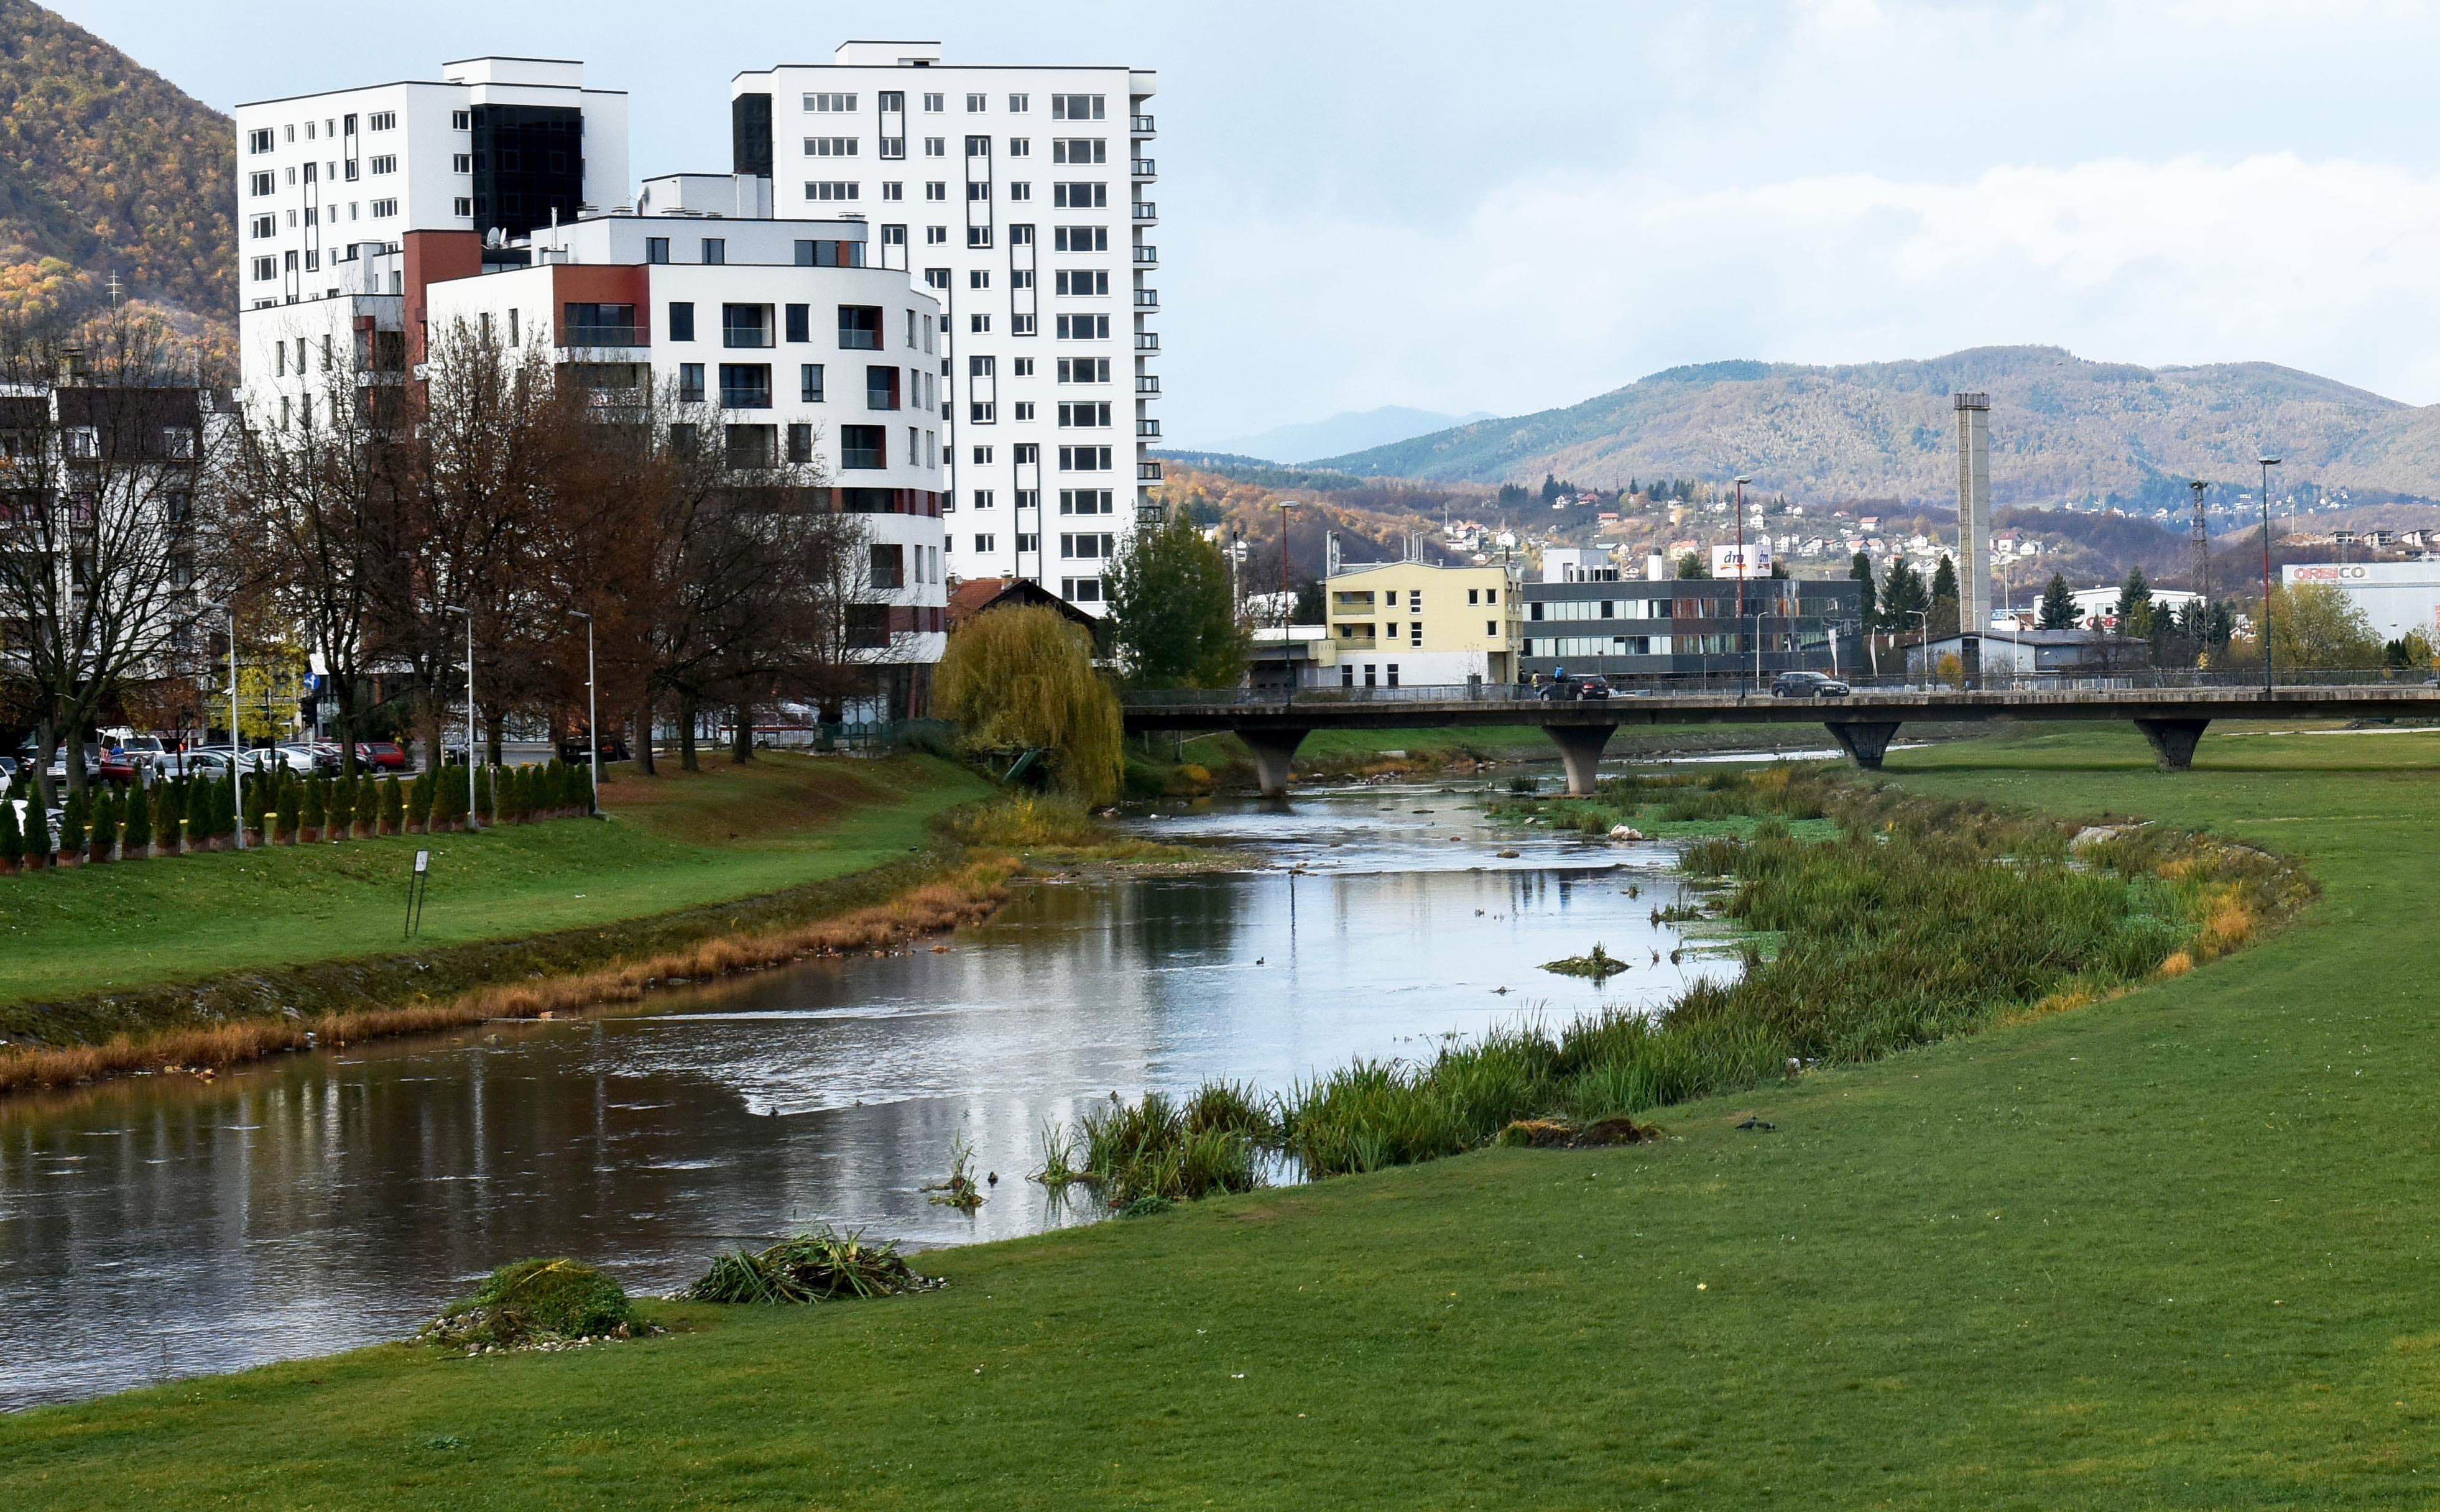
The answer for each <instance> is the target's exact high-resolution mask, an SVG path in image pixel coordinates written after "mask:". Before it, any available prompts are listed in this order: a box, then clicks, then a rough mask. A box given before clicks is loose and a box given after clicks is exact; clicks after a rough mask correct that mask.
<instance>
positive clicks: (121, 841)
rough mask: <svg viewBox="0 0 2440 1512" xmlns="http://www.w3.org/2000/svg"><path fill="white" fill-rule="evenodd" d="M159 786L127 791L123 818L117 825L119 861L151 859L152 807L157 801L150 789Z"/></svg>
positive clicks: (154, 785) (155, 784) (156, 784)
mask: <svg viewBox="0 0 2440 1512" xmlns="http://www.w3.org/2000/svg"><path fill="white" fill-rule="evenodd" d="M159 786H160V784H158V783H154V784H152V787H149V788H131V789H129V790H128V792H127V803H126V805H125V808H124V817H123V819H122V821H121V823H120V825H119V837H118V859H119V860H121V861H144V860H148V859H150V858H151V856H152V806H153V804H154V803H155V802H157V801H158V800H157V799H155V798H154V796H153V792H152V789H153V788H157V787H159Z"/></svg>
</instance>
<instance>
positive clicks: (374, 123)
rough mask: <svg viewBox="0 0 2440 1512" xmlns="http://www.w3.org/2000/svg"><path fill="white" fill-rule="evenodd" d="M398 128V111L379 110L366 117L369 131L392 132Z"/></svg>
mask: <svg viewBox="0 0 2440 1512" xmlns="http://www.w3.org/2000/svg"><path fill="white" fill-rule="evenodd" d="M397 129H398V112H396V111H394V110H377V111H375V112H373V113H372V114H371V115H369V116H366V117H365V130H367V131H368V132H392V131H396V130H397Z"/></svg>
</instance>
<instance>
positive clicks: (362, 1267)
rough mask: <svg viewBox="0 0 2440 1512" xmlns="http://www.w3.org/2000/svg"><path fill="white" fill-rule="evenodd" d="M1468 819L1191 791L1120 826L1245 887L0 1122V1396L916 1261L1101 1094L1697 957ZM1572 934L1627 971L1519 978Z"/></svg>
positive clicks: (1632, 909)
mask: <svg viewBox="0 0 2440 1512" xmlns="http://www.w3.org/2000/svg"><path fill="white" fill-rule="evenodd" d="M1484 796H1485V794H1484V793H1482V792H1480V791H1467V792H1457V791H1452V790H1449V789H1444V788H1438V787H1426V788H1408V789H1380V788H1368V789H1361V790H1355V791H1351V792H1337V793H1326V794H1313V793H1300V794H1299V795H1298V796H1297V798H1296V799H1295V801H1294V804H1293V806H1292V807H1291V806H1288V805H1271V806H1265V805H1262V804H1259V803H1255V802H1251V801H1247V802H1229V801H1222V802H1219V803H1215V804H1212V805H1210V806H1207V807H1200V808H1197V809H1193V810H1191V811H1187V812H1182V813H1177V814H1172V815H1167V816H1161V817H1150V818H1145V819H1142V820H1139V821H1136V822H1135V823H1136V824H1137V826H1138V827H1139V828H1141V829H1142V830H1144V831H1145V832H1147V833H1150V834H1153V835H1157V836H1163V837H1182V836H1190V835H1191V836H1195V837H1199V838H1207V839H1214V840H1218V841H1221V842H1224V843H1226V844H1227V845H1230V846H1231V847H1233V848H1236V849H1239V850H1242V851H1245V852H1247V853H1249V854H1250V855H1252V856H1253V857H1254V858H1256V859H1257V860H1258V861H1259V862H1260V863H1262V864H1261V865H1260V866H1259V867H1256V868H1253V869H1247V870H1243V871H1231V872H1221V873H1210V874H1198V875H1193V876H1152V877H1143V876H1138V877H1124V878H1109V877H1092V878H1050V879H1044V880H1039V881H1026V882H1022V883H1020V884H1018V886H1017V888H1016V890H1015V892H1014V897H1013V898H1011V900H1010V902H1009V904H1008V906H1007V907H1006V908H1005V909H1003V910H1001V911H1000V913H998V914H997V915H996V916H994V917H993V918H992V919H990V920H988V921H987V922H985V923H983V924H980V925H978V926H975V927H973V928H969V929H964V930H960V931H959V932H957V933H956V934H953V935H951V936H948V937H947V938H946V939H945V940H944V941H942V942H941V943H943V944H945V946H946V949H945V950H942V951H937V952H936V951H934V950H932V949H930V948H929V945H928V943H927V944H926V945H923V946H918V947H916V948H915V949H914V950H913V951H911V952H906V953H900V954H894V955H889V956H887V957H880V958H859V959H853V960H837V961H821V962H812V963H806V964H803V965H799V966H796V967H792V968H789V969H784V970H780V971H775V972H772V973H769V974H767V975H763V976H760V977H754V978H750V979H746V980H744V981H741V982H737V983H733V984H729V985H726V986H721V987H706V988H682V989H678V990H674V991H669V992H663V993H659V994H656V995H655V996H654V997H653V998H652V1000H651V1001H650V1002H649V1004H646V1005H640V1006H638V1007H636V1008H633V1009H630V1010H627V1011H619V1012H615V1013H608V1014H604V1015H601V1016H598V1017H589V1018H583V1019H576V1020H565V1021H555V1022H550V1023H501V1024H496V1025H493V1026H490V1027H488V1028H485V1029H479V1030H475V1031H469V1032H467V1033H463V1034H458V1035H453V1036H448V1037H441V1038H430V1039H419V1040H413V1041H390V1042H386V1043H376V1044H368V1045H350V1046H349V1047H347V1048H346V1049H344V1050H341V1051H336V1052H330V1053H320V1054H309V1055H300V1056H294V1057H289V1058H283V1059H280V1060H277V1061H273V1062H269V1063H266V1064H264V1065H261V1066H260V1067H256V1068H253V1069H250V1070H246V1071H242V1072H239V1073H237V1074H234V1075H230V1076H224V1077H222V1078H221V1079H220V1080H218V1081H216V1082H209V1083H205V1082H198V1081H195V1080H193V1079H191V1078H188V1077H184V1076H156V1077H139V1078H135V1079H132V1080H128V1081H122V1082H117V1083H113V1084H109V1085H105V1086H101V1087H97V1088H91V1089H85V1090H83V1091H81V1092H78V1093H74V1094H60V1095H56V1096H51V1097H45V1098H28V1099H22V1100H19V1101H16V1102H13V1103H8V1104H0V1407H23V1406H27V1405H30V1404H33V1403H37V1402H44V1401H57V1400H63V1399H72V1398H77V1397H82V1396H94V1395H98V1394H100V1393H104V1392H109V1391H115V1390H119V1389H123V1388H125V1387H129V1386H135V1385H141V1384H144V1383H146V1382H149V1381H153V1380H159V1379H170V1378H173V1377H181V1376H190V1375H198V1374H204V1373H208V1372H214V1371H223V1370H232V1369H237V1368H240V1367H242V1366H246V1365H251V1364H257V1363H260V1362H262V1361H271V1360H278V1359H285V1358H292V1357H296V1356H301V1355H314V1354H323V1353H328V1352H330V1351H332V1350H336V1349H343V1348H348V1347H351V1346H353V1345H357V1344H362V1343H372V1342H376V1341H379V1340H384V1339H395V1338H399V1337H403V1336H404V1335H406V1334H408V1333H411V1332H412V1331H413V1330H414V1328H415V1327H416V1326H417V1325H419V1324H420V1323H421V1322H422V1321H423V1320H424V1319H427V1318H429V1317H431V1316H432V1314H433V1313H434V1312H435V1311H436V1310H437V1309H438V1308H439V1307H440V1306H441V1305H442V1304H444V1303H446V1302H447V1301H448V1300H449V1299H451V1298H452V1297H455V1296H458V1295H462V1294H463V1293H464V1292H465V1291H467V1290H469V1289H470V1288H471V1286H472V1284H473V1283H474V1281H475V1279H476V1278H478V1277H479V1276H481V1275H482V1274H483V1273H484V1272H488V1271H490V1270H491V1269H492V1268H493V1267H495V1266H497V1265H500V1264H502V1263H504V1262H506V1261H509V1260H512V1259H517V1258H519V1257H522V1256H525V1255H529V1254H571V1255H575V1256H578V1257H580V1258H583V1259H586V1260H589V1261H592V1262H595V1263H597V1264H601V1265H602V1266H604V1267H606V1268H608V1269H609V1270H611V1271H612V1272H614V1273H616V1274H617V1275H618V1276H619V1278H620V1279H621V1280H622V1281H623V1282H624V1283H625V1284H626V1285H627V1287H628V1288H629V1290H636V1291H650V1292H659V1291H666V1290H673V1289H674V1288H675V1287H678V1286H681V1285H684V1284H685V1283H686V1282H687V1281H689V1280H691V1278H692V1277H693V1276H694V1275H696V1274H697V1273H699V1272H700V1271H701V1270H702V1267H703V1264H704V1262H705V1260H706V1259H707V1258H708V1257H709V1255H710V1254H713V1253H714V1252H715V1251H717V1250H719V1249H722V1248H724V1247H728V1246H733V1245H736V1244H739V1243H745V1242H756V1243H759V1242H764V1241H767V1240H768V1239H770V1238H772V1237H776V1236H780V1235H781V1234H783V1233H786V1232H789V1231H791V1230H793V1229H797V1228H800V1227H804V1226H807V1225H811V1224H815V1223H834V1224H838V1225H842V1226H848V1227H862V1228H865V1229H867V1230H869V1231H870V1232H871V1233H873V1234H875V1235H881V1236H897V1237H900V1238H903V1239H906V1240H907V1241H909V1242H910V1243H913V1244H916V1245H937V1244H957V1243H964V1242H970V1241H973V1240H977V1239H992V1238H1002V1237H1007V1236H1014V1235H1020V1234H1027V1233H1032V1232H1036V1231H1038V1230H1041V1229H1043V1228H1046V1227H1051V1226H1057V1225H1061V1224H1066V1223H1074V1222H1084V1221H1092V1220H1094V1218H1096V1217H1097V1216H1098V1214H1097V1212H1096V1210H1095V1208H1094V1204H1093V1202H1092V1201H1091V1199H1090V1198H1089V1197H1085V1196H1072V1197H1070V1198H1069V1199H1068V1201H1067V1202H1066V1203H1064V1204H1062V1203H1058V1202H1054V1201H1051V1200H1050V1198H1049V1197H1048V1196H1047V1195H1046V1194H1045V1193H1044V1191H1043V1189H1042V1188H1041V1187H1040V1186H1039V1185H1038V1184H1035V1183H1030V1182H1028V1181H1026V1180H1025V1173H1026V1172H1028V1171H1031V1170H1034V1169H1037V1168H1039V1166H1040V1164H1041V1155H1040V1151H1041V1143H1040V1140H1041V1130H1042V1129H1043V1127H1044V1126H1045V1125H1046V1124H1053V1123H1056V1124H1065V1123H1067V1122H1068V1121H1070V1120H1072V1119H1073V1118H1074V1116H1075V1115H1076V1113H1077V1112H1079V1111H1080V1110H1082V1109H1084V1108H1085V1107H1087V1106H1089V1105H1090V1104H1092V1103H1093V1102H1094V1101H1095V1100H1096V1099H1106V1098H1107V1097H1108V1096H1109V1095H1110V1094H1111V1093H1113V1092H1116V1093H1118V1094H1120V1095H1121V1096H1126V1097H1133V1096H1135V1095H1137V1094H1140V1093H1141V1092H1143V1091H1144V1090H1146V1089H1148V1088H1164V1089H1175V1090H1183V1089H1187V1088H1191V1087H1192V1086H1193V1085H1194V1084H1196V1083H1197V1082H1199V1081H1201V1080H1203V1079H1205V1078H1207V1077H1213V1076H1218V1077H1228V1078H1232V1079H1237V1080H1245V1081H1252V1082H1255V1083H1257V1084H1259V1085H1260V1086H1261V1087H1263V1088H1265V1089H1266V1090H1272V1091H1277V1090H1281V1089H1284V1088H1286V1087H1289V1086H1290V1085H1292V1084H1293V1083H1295V1082H1296V1081H1297V1080H1299V1079H1300V1078H1302V1077H1306V1076H1312V1075H1313V1074H1315V1073H1316V1072H1319V1071H1322V1070H1327V1069H1329V1068H1332V1067H1336V1066H1338V1065H1341V1064H1344V1063H1345V1062H1347V1061H1349V1060H1351V1059H1354V1058H1358V1057H1373V1058H1390V1057H1415V1056H1422V1055H1426V1054H1428V1053H1429V1051H1430V1049H1431V1047H1432V1045H1433V1043H1434V1042H1435V1041H1436V1040H1437V1039H1438V1038H1439V1037H1442V1036H1445V1035H1472V1034H1478V1033H1480V1032H1481V1031H1482V1030H1483V1029H1485V1028H1488V1027H1490V1026H1492V1025H1494V1024H1496V1023H1502V1022H1512V1021H1514V1020H1516V1019H1518V1018H1520V1017H1524V1016H1527V1015H1529V1014H1538V1015H1540V1016H1542V1017H1543V1018H1544V1019H1546V1020H1547V1021H1550V1022H1553V1023H1555V1022H1559V1021H1562V1020H1564V1019H1566V1018H1570V1017H1573V1016H1576V1015H1579V1014H1583V1013H1586V1012H1588V1011H1591V1010H1593V1009H1595V1008H1597V1007H1599V1006H1600V1005H1603V1004H1605V1003H1609V1004H1639V1005H1656V1004H1659V1003H1660V1002H1663V1001H1665V1000H1666V999H1668V998H1670V997H1672V996H1674V995H1676V994H1677V992H1679V991H1680V990H1682V989H1683V988H1684V987H1685V986H1686V985H1687V984H1688V983H1689V982H1690V981H1693V980H1695V978H1696V977H1697V976H1698V975H1700V974H1725V973H1727V972H1730V971H1732V970H1733V969H1734V967H1733V963H1732V962H1731V961H1729V960H1727V959H1724V958H1722V957H1721V956H1719V955H1717V954H1705V953H1700V952H1695V951H1689V952H1687V954H1686V956H1685V959H1684V962H1683V964H1682V965H1671V964H1669V963H1668V961H1667V960H1666V957H1667V955H1668V953H1669V952H1670V951H1671V950H1672V949H1673V948H1674V947H1676V946H1677V944H1678V938H1677V934H1676V932H1675V931H1674V930H1672V929H1670V928H1669V927H1667V926H1658V925H1655V924H1653V923H1652V922H1651V914H1652V911H1653V910H1654V909H1655V908H1656V907H1659V906H1662V905H1665V904H1667V903H1669V902H1671V901H1672V900H1674V899H1675V898H1677V896H1678V883H1677V881H1676V880H1675V878H1674V876H1673V874H1672V873H1671V871H1670V870H1669V866H1670V863H1671V862H1672V860H1673V856H1672V854H1671V853H1670V852H1669V851H1667V850H1665V849H1664V848H1663V847H1660V846H1657V845H1607V844H1605V843H1600V842H1588V841H1584V840H1580V839H1573V838H1568V837H1561V836H1555V835H1551V834H1547V833H1537V832H1535V831H1532V830H1528V831H1526V832H1524V833H1523V834H1522V835H1519V834H1518V833H1516V832H1515V831H1511V830H1494V829H1492V828H1491V827H1488V825H1487V823H1486V821H1485V820H1484V819H1483V818H1482V816H1481V814H1480V803H1481V801H1482V799H1483V798H1484ZM1503 848H1505V849H1514V850H1515V851H1516V852H1517V854H1516V856H1514V857H1501V856H1500V855H1498V851H1500V850H1501V849H1503ZM1630 888H1632V889H1634V891H1635V893H1636V894H1637V895H1640V896H1630V893H1629V889H1630ZM1596 940H1598V941H1600V942H1601V943H1602V944H1604V945H1605V946H1606V947H1607V948H1608V950H1609V951H1610V952H1611V953H1612V954H1614V955H1619V956H1622V957H1624V958H1625V959H1627V960H1629V961H1632V962H1635V963H1636V965H1635V967H1634V969H1631V970H1629V971H1628V972H1627V973H1625V974H1624V975H1623V976H1618V977H1613V978H1612V979H1611V980H1610V981H1609V982H1608V983H1607V984H1606V986H1604V987H1594V986H1593V985H1592V984H1590V983H1587V982H1583V981H1579V980H1576V979H1573V978H1569V977H1562V976H1556V975H1552V974H1551V973H1549V972H1546V971H1543V970H1540V969H1538V968H1539V966H1540V964H1541V963H1543V962H1545V961H1550V960H1553V959H1555V958H1558V957H1560V956H1567V955H1575V954H1580V953H1582V952H1585V951H1586V950H1588V949H1589V948H1590V947H1591V945H1592V944H1593V943H1594V942H1595V941H1596ZM1655 952H1658V953H1659V954H1660V956H1661V957H1662V959H1661V960H1660V961H1659V962H1655V961H1654V960H1653V956H1654V954H1655ZM1502 989H1504V990H1502ZM960 1143H964V1144H966V1145H969V1146H971V1147H972V1148H973V1150H974V1152H975V1170H976V1174H977V1177H978V1179H980V1178H982V1177H983V1176H984V1175H985V1174H987V1173H996V1174H997V1176H998V1178H999V1180H998V1183H997V1184H996V1185H993V1186H989V1187H987V1188H986V1191H987V1200H986V1201H984V1203H983V1205H982V1207H981V1208H980V1209H978V1211H976V1212H975V1213H973V1214H971V1215H968V1214H961V1213H959V1212H956V1211H954V1210H953V1209H950V1208H945V1207H941V1206H936V1205H934V1204H933V1203H932V1202H931V1201H929V1199H928V1197H927V1196H926V1195H925V1193H924V1190H923V1187H924V1183H927V1182H932V1181H937V1180H938V1179H939V1178H940V1177H941V1176H942V1174H943V1173H944V1172H945V1171H946V1169H947V1167H948V1164H949V1160H950V1156H951V1150H952V1148H953V1147H954V1146H956V1145H958V1144H960Z"/></svg>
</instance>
